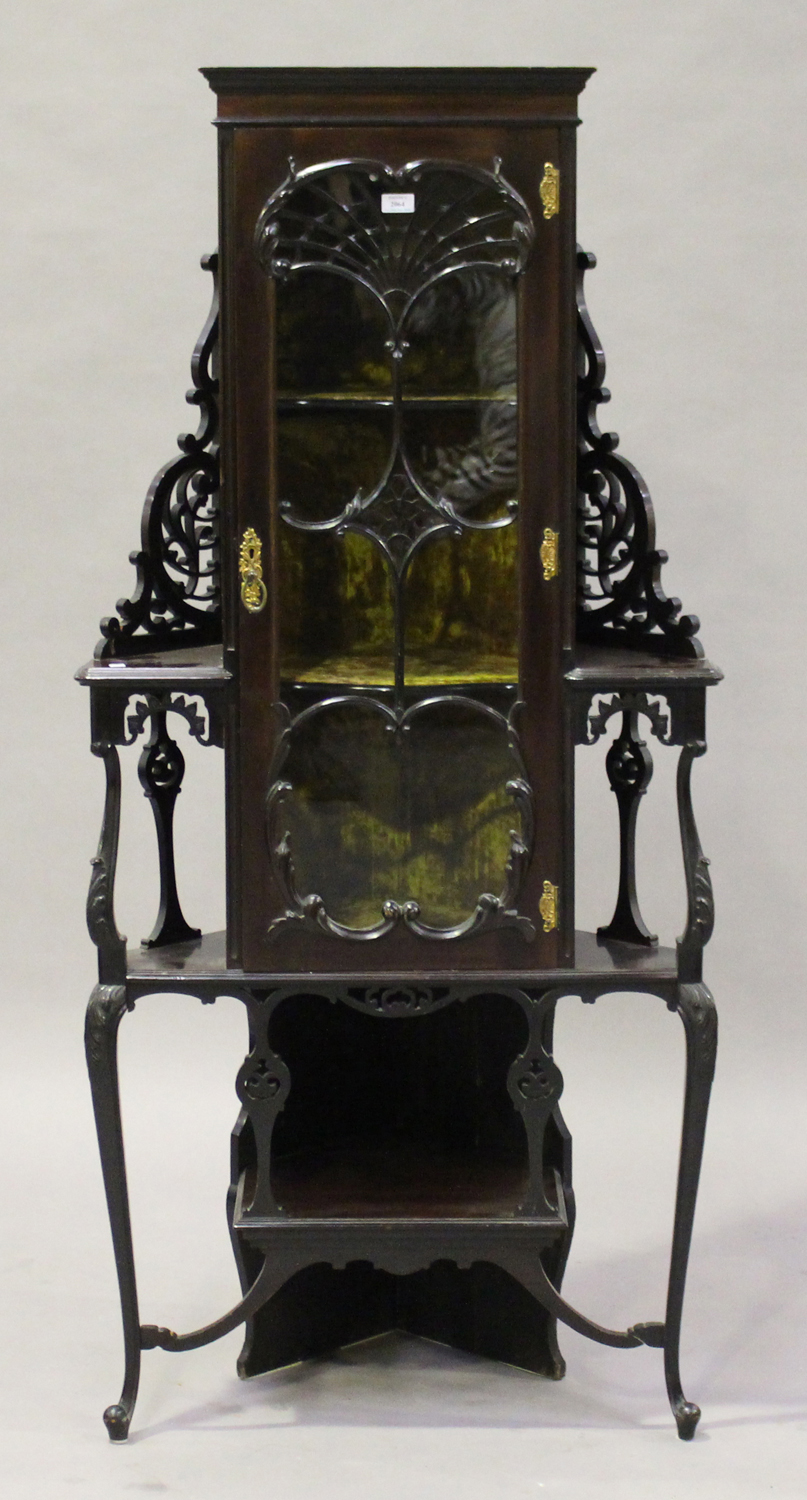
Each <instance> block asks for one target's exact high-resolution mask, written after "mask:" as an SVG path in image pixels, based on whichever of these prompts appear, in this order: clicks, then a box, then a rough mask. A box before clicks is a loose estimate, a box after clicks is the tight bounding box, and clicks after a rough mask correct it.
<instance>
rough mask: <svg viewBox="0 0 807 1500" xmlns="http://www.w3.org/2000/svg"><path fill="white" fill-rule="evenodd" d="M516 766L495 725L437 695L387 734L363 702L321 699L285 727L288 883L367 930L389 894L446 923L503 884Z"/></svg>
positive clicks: (384, 725) (428, 917) (332, 913)
mask: <svg viewBox="0 0 807 1500" xmlns="http://www.w3.org/2000/svg"><path fill="white" fill-rule="evenodd" d="M513 771H514V766H513V759H512V755H511V752H510V750H509V748H508V743H507V733H506V730H505V728H504V726H503V725H502V724H501V723H497V722H495V721H493V720H491V719H490V718H487V717H485V716H484V715H483V714H482V713H480V712H479V710H478V709H476V708H470V707H468V706H466V705H464V704H461V703H456V702H452V701H451V700H450V699H446V700H444V701H442V702H440V703H437V704H434V705H432V706H429V707H428V708H424V709H423V710H421V711H420V712H419V713H418V714H417V715H416V716H415V717H414V718H413V719H412V720H411V721H410V723H409V725H408V727H407V728H406V729H404V730H401V731H398V732H393V731H391V730H390V728H389V725H388V721H386V720H385V719H383V718H382V716H381V715H380V714H379V713H378V712H377V711H376V710H374V709H373V707H372V705H371V703H369V702H366V703H360V702H355V701H354V702H352V703H349V704H343V705H337V704H334V705H333V706H330V707H323V710H322V711H321V712H320V713H318V714H316V715H315V716H314V717H312V718H310V719H308V720H307V722H304V723H303V724H301V725H300V726H299V727H298V728H297V729H296V730H295V732H294V735H293V739H292V748H291V751H290V754H289V756H288V759H287V761H286V763H285V765H284V767H283V777H284V780H287V781H289V782H290V783H291V785H292V787H293V791H292V793H290V794H289V795H288V797H287V798H286V799H285V801H284V803H283V813H282V820H283V829H284V831H285V830H286V829H288V831H289V834H290V845H291V851H292V857H293V860H294V868H295V873H296V879H297V884H298V887H299V889H300V890H302V891H315V892H316V893H317V894H318V895H320V896H322V897H323V898H324V901H325V907H326V910H327V911H328V913H329V915H330V916H331V917H333V918H334V920H336V921H339V922H343V923H344V924H346V925H347V926H350V927H366V926H372V925H373V923H375V922H377V921H378V920H379V918H380V916H381V910H382V906H383V903H384V902H385V901H387V900H389V899H392V900H397V901H399V902H404V901H408V900H415V901H417V902H418V903H419V905H420V908H421V916H422V919H423V920H424V921H425V922H426V923H428V924H432V925H435V926H441V927H446V926H451V925H452V924H453V923H455V922H460V921H462V920H463V919H464V918H465V917H467V916H468V915H469V913H470V912H471V911H473V909H474V907H475V905H476V902H477V899H478V897H479V895H480V893H481V892H483V891H490V892H492V893H493V894H497V893H498V892H499V891H500V890H501V889H502V887H503V886H504V884H505V867H506V864H507V860H508V858H509V854H510V848H511V838H510V830H511V828H513V827H514V826H517V824H518V813H517V811H516V809H515V808H514V804H513V800H512V797H510V796H509V795H508V793H507V791H506V790H505V788H506V783H507V781H508V780H509V779H510V778H511V777H512V775H513Z"/></svg>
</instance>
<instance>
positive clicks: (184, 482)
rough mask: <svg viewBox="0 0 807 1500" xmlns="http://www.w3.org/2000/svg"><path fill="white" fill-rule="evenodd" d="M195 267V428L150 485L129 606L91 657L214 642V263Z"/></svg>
mask: <svg viewBox="0 0 807 1500" xmlns="http://www.w3.org/2000/svg"><path fill="white" fill-rule="evenodd" d="M202 266H203V267H204V269H205V270H207V271H210V272H211V273H212V275H213V280H214V288H213V301H212V305H211V308H210V312H209V314H208V318H207V322H206V323H205V326H204V328H203V329H202V333H201V335H200V337H199V342H198V344H197V345H196V348H195V349H194V352H193V358H192V360H191V379H192V381H193V389H192V390H190V391H189V392H188V394H187V398H186V399H187V400H188V401H189V402H190V403H191V405H192V406H198V408H199V417H200V420H199V426H198V428H197V430H196V432H193V433H185V434H183V435H181V436H180V437H179V439H178V445H179V448H180V450H181V452H180V457H179V458H175V459H172V460H171V461H170V463H167V464H166V465H165V466H164V467H163V468H162V469H160V471H159V473H158V474H157V475H155V478H154V480H153V481H152V485H151V488H150V490H149V492H148V495H147V496H146V503H145V505H144V507H143V518H142V521H141V550H140V551H139V552H133V553H132V554H131V558H130V560H131V562H132V563H133V564H134V566H135V567H136V568H137V587H136V589H135V592H134V594H133V595H132V597H131V599H121V600H119V601H118V604H117V606H116V608H117V612H118V613H117V615H113V616H112V617H111V618H108V619H104V620H102V621H101V635H102V639H101V640H100V642H99V644H98V646H97V647H96V653H95V654H96V656H98V657H109V656H131V655H132V654H134V653H136V652H142V651H155V650H159V649H161V648H164V647H166V646H197V645H208V644H214V643H216V642H218V641H220V640H221V604H220V590H219V450H218V427H219V411H218V390H219V383H218V377H217V374H216V353H217V340H218V292H217V289H216V273H217V267H218V256H217V255H206V256H204V257H203V259H202Z"/></svg>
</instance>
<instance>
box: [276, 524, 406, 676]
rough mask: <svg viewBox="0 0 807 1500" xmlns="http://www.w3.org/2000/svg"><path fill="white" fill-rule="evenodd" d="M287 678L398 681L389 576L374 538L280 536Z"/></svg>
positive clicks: (307, 534)
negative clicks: (396, 678) (394, 660)
mask: <svg viewBox="0 0 807 1500" xmlns="http://www.w3.org/2000/svg"><path fill="white" fill-rule="evenodd" d="M279 553H280V555H279V561H280V577H281V581H282V586H281V591H280V643H281V660H280V675H281V679H282V680H283V682H285V683H289V682H303V683H306V682H322V683H333V684H337V683H342V684H344V685H351V684H362V683H368V684H370V683H372V684H378V685H391V684H392V682H393V681H394V665H393V652H394V633H395V627H394V621H393V609H392V589H391V585H390V578H389V571H388V569H387V567H386V565H385V562H384V559H383V557H382V556H381V553H380V552H379V551H378V548H377V547H374V546H373V544H372V542H371V541H370V540H369V538H368V537H364V536H359V535H357V534H356V533H355V532H348V534H347V535H346V536H345V537H342V538H337V537H336V536H335V535H334V533H333V532H313V533H312V532H305V531H296V530H293V529H292V528H291V527H288V526H284V527H283V528H282V530H281V533H280V549H279Z"/></svg>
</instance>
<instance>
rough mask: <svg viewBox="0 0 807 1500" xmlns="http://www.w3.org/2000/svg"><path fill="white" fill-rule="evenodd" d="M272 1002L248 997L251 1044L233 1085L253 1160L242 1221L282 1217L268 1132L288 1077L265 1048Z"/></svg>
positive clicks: (280, 1062) (279, 1059)
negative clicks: (247, 1127)
mask: <svg viewBox="0 0 807 1500" xmlns="http://www.w3.org/2000/svg"><path fill="white" fill-rule="evenodd" d="M275 1002H276V996H273V997H272V998H271V999H270V1000H269V1003H268V1004H267V1003H266V1001H265V1000H262V999H261V998H260V997H259V996H258V995H257V994H254V995H250V996H249V999H248V1002H247V1003H248V1009H249V1016H250V1031H251V1034H252V1035H253V1036H254V1038H255V1041H254V1045H253V1047H252V1051H251V1052H250V1053H249V1054H248V1056H247V1057H246V1058H245V1059H244V1062H243V1063H242V1065H241V1067H240V1068H239V1070H238V1075H237V1077H236V1083H235V1088H236V1093H237V1094H238V1097H239V1099H240V1100H241V1103H242V1104H243V1106H244V1109H245V1110H246V1112H247V1114H248V1115H249V1118H250V1121H251V1124H252V1129H253V1132H254V1135H255V1148H256V1157H257V1172H256V1178H255V1186H254V1190H253V1193H252V1198H251V1201H250V1202H249V1203H247V1204H245V1205H244V1218H245V1219H248V1218H250V1217H257V1216H260V1215H262V1214H277V1213H278V1212H281V1213H282V1208H279V1205H278V1204H277V1203H276V1202H275V1198H274V1195H273V1193H272V1185H271V1154H272V1132H273V1131H274V1128H275V1121H276V1119H277V1117H278V1115H279V1114H280V1112H281V1110H282V1109H283V1106H284V1104H285V1102H286V1099H287V1098H288V1093H289V1089H290V1087H291V1077H290V1074H289V1070H288V1068H287V1066H286V1064H285V1062H284V1061H283V1059H282V1057H279V1056H278V1054H277V1053H276V1052H274V1051H273V1050H272V1048H271V1047H270V1045H269V1039H268V1029H269V1024H270V1021H271V1017H272V1012H273V1010H274V1005H275Z"/></svg>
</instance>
